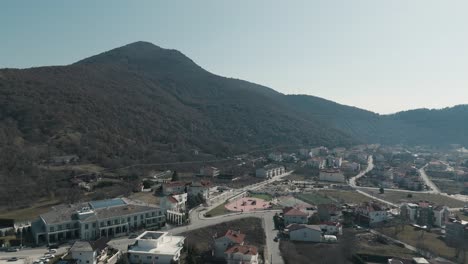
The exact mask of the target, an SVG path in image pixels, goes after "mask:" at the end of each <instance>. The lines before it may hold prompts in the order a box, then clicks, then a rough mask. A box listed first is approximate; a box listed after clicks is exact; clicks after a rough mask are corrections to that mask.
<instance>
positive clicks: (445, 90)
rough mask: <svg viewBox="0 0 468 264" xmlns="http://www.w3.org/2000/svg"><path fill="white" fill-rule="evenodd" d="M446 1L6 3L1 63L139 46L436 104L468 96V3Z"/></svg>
mask: <svg viewBox="0 0 468 264" xmlns="http://www.w3.org/2000/svg"><path fill="white" fill-rule="evenodd" d="M439 3H440V2H438V1H422V0H417V1H411V2H407V1H402V0H397V1H391V2H376V1H353V2H349V1H344V0H341V1H338V0H332V1H296V2H293V3H291V2H288V3H286V4H285V3H282V2H280V1H256V2H253V3H252V2H249V1H240V2H228V1H207V2H188V3H182V2H170V3H166V2H157V1H141V2H126V1H112V3H111V4H110V2H109V1H100V2H93V1H80V2H61V1H42V2H26V1H14V2H5V3H3V4H2V8H1V9H0V23H2V24H3V25H9V26H8V27H2V28H0V34H1V35H2V36H7V37H6V38H5V40H4V41H3V42H2V43H1V44H0V45H1V49H0V57H1V58H2V60H1V61H0V68H29V67H37V66H50V65H66V64H70V63H73V62H75V61H78V60H80V59H83V58H86V57H89V56H92V55H95V54H98V53H101V52H104V51H107V50H110V49H113V48H116V47H119V46H122V45H126V44H129V43H132V42H135V41H140V40H143V41H148V42H151V43H154V44H155V45H158V46H161V47H163V48H170V49H177V50H179V51H181V52H182V53H184V54H185V55H187V56H188V57H190V58H191V59H193V60H194V61H195V62H196V63H197V64H199V65H200V66H201V67H203V68H205V69H207V70H208V71H210V72H213V73H215V74H218V75H222V76H226V77H233V78H239V79H243V80H247V81H250V82H254V83H258V84H261V85H265V86H268V87H270V88H273V89H275V90H277V91H279V92H282V93H285V94H308V95H313V96H318V97H322V98H325V99H328V100H332V101H335V102H337V103H340V104H346V105H350V106H355V107H359V108H362V109H366V110H370V111H373V112H377V113H380V114H389V113H394V112H399V111H404V110H410V109H417V108H429V109H433V108H436V109H440V108H445V107H451V106H454V105H459V104H464V103H466V101H463V99H464V98H468V89H466V86H468V80H467V79H466V78H465V76H464V74H465V72H466V71H467V70H468V52H467V51H466V49H465V46H466V44H468V38H467V37H466V36H464V35H463V34H461V33H460V32H464V29H465V26H464V25H466V24H468V17H466V16H465V15H464V13H463V11H464V10H466V7H468V3H465V2H463V1H453V2H450V3H444V4H439ZM465 100H466V99H465Z"/></svg>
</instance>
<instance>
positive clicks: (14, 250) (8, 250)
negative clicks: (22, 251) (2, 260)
mask: <svg viewBox="0 0 468 264" xmlns="http://www.w3.org/2000/svg"><path fill="white" fill-rule="evenodd" d="M18 251H19V248H8V249H7V252H18Z"/></svg>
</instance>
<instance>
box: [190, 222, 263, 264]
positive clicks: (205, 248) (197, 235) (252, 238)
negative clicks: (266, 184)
mask: <svg viewBox="0 0 468 264" xmlns="http://www.w3.org/2000/svg"><path fill="white" fill-rule="evenodd" d="M228 229H233V230H237V229H240V230H241V232H242V233H244V234H246V238H245V244H246V245H254V246H256V247H257V248H258V250H259V254H260V255H262V254H263V248H264V246H265V233H264V231H263V227H262V220H261V219H259V218H254V217H251V218H244V219H239V220H235V221H230V222H225V223H222V224H218V225H214V226H210V227H206V228H201V229H197V230H194V231H190V232H187V233H183V234H182V235H183V236H185V237H186V243H187V245H188V246H190V247H194V248H195V251H196V252H197V255H201V256H202V258H208V256H207V255H208V254H207V253H209V252H210V250H211V247H212V244H213V236H215V235H216V234H217V235H218V236H219V235H224V234H225V233H226V231H227V230H228ZM206 261H207V259H205V262H206ZM202 263H204V262H202Z"/></svg>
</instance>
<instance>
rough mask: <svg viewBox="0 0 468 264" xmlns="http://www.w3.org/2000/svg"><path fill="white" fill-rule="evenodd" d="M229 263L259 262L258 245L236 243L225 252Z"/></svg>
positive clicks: (254, 263) (255, 263) (246, 263)
mask: <svg viewBox="0 0 468 264" xmlns="http://www.w3.org/2000/svg"><path fill="white" fill-rule="evenodd" d="M224 253H225V254H226V262H227V264H239V263H242V264H258V263H259V262H258V250H257V247H254V246H248V245H242V246H241V245H236V246H232V247H230V248H228V249H227V250H226V251H225V252H224Z"/></svg>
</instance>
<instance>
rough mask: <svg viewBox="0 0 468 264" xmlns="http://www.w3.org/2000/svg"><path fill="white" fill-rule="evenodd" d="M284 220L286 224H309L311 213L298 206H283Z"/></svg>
mask: <svg viewBox="0 0 468 264" xmlns="http://www.w3.org/2000/svg"><path fill="white" fill-rule="evenodd" d="M283 220H284V224H285V225H289V224H307V223H308V221H309V214H308V213H306V212H303V211H301V210H299V209H297V208H293V207H285V208H283Z"/></svg>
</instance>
